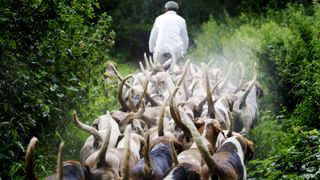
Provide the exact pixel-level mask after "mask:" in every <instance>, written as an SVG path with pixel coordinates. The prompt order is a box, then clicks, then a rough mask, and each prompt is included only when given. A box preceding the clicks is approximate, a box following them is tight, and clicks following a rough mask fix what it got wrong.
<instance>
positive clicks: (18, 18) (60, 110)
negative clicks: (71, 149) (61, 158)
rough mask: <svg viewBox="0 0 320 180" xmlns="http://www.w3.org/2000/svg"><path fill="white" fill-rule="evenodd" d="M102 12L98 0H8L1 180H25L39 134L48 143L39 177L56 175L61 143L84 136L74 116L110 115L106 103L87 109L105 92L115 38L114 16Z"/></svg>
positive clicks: (2, 40) (0, 92)
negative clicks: (34, 139) (74, 112)
mask: <svg viewBox="0 0 320 180" xmlns="http://www.w3.org/2000/svg"><path fill="white" fill-rule="evenodd" d="M98 8H99V4H97V3H96V1H95V0H89V1H79V2H78V1H77V2H70V1H59V2H56V1H51V0H50V1H31V0H26V1H1V6H0V12H1V14H2V15H1V18H0V23H1V37H0V49H1V55H0V57H1V61H0V67H1V68H2V70H1V72H0V76H1V78H0V87H1V89H0V97H1V100H0V111H1V117H0V119H1V124H0V134H1V135H2V140H1V142H0V146H1V150H0V161H1V162H2V163H1V165H0V166H1V169H2V171H1V173H0V177H2V178H4V179H9V178H10V177H11V178H13V177H14V178H15V179H17V178H19V177H23V175H24V172H23V165H22V164H23V159H24V153H25V148H26V147H27V144H28V143H29V139H30V137H32V136H37V137H39V140H40V142H39V147H37V148H36V159H37V161H36V167H38V168H37V173H39V176H41V177H42V176H44V175H46V174H48V173H49V172H51V170H52V169H53V168H54V164H55V162H56V160H55V155H56V151H57V148H56V147H58V144H59V143H60V140H64V139H65V138H66V137H70V136H71V137H73V138H76V137H75V133H76V131H75V130H72V129H70V128H69V127H70V125H69V122H70V118H71V117H72V116H71V111H72V110H74V109H76V110H80V111H84V110H85V111H86V112H88V113H93V114H94V113H98V112H102V111H103V110H105V107H106V102H104V101H102V100H97V101H99V102H97V101H96V102H97V104H96V105H100V106H97V107H96V106H95V107H86V108H85V109H84V105H88V104H90V103H89V101H91V100H92V98H93V97H94V98H98V97H99V98H102V96H101V95H103V94H105V91H106V89H104V86H105V84H103V81H102V74H103V72H104V67H103V63H104V62H105V61H107V60H108V51H109V48H110V47H111V46H112V44H113V38H114V36H115V34H114V32H113V31H112V30H111V29H110V24H111V18H110V17H109V16H108V15H106V14H105V13H101V14H97V13H95V9H98ZM90 87H94V88H90ZM80 108H83V109H80ZM93 109H94V110H93ZM80 117H81V118H82V116H80ZM71 142H72V141H68V143H70V144H71V145H74V144H72V143H71ZM75 142H76V141H75ZM68 143H67V144H68ZM78 146H79V145H78ZM66 154H69V153H66ZM39 161H41V163H37V162H39ZM47 162H49V163H47ZM49 164H50V166H47V165H49ZM48 169H49V170H50V171H48Z"/></svg>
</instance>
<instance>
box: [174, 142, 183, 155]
mask: <svg viewBox="0 0 320 180" xmlns="http://www.w3.org/2000/svg"><path fill="white" fill-rule="evenodd" d="M172 144H173V145H174V148H175V150H176V152H177V154H179V153H180V152H182V151H183V144H182V143H180V142H178V141H177V140H176V139H173V140H172Z"/></svg>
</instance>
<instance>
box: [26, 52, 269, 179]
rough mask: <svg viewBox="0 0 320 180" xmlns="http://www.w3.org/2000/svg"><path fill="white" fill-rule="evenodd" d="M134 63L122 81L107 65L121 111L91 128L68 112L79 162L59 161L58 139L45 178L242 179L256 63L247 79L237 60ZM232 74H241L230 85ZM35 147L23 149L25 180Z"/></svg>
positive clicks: (253, 112)
mask: <svg viewBox="0 0 320 180" xmlns="http://www.w3.org/2000/svg"><path fill="white" fill-rule="evenodd" d="M139 65H140V69H139V70H138V71H137V73H134V74H130V75H128V76H126V77H123V76H122V75H121V74H120V73H119V72H118V70H117V67H116V65H115V64H112V63H111V64H109V65H108V67H107V71H109V74H113V75H114V77H116V81H118V82H119V83H118V84H119V89H118V101H119V103H120V105H121V108H120V109H118V110H107V111H106V114H103V115H100V116H99V117H97V118H96V119H95V120H94V121H93V124H92V125H87V124H85V123H83V122H81V121H80V120H79V119H78V116H77V113H76V112H75V111H74V112H73V117H72V118H70V119H72V120H73V123H74V125H75V126H76V127H77V128H79V129H81V130H82V131H84V132H87V133H88V138H87V139H86V141H85V142H84V144H83V147H82V149H81V151H80V156H79V159H80V160H78V161H75V160H64V158H63V153H64V151H63V149H64V142H62V143H61V144H60V147H59V154H58V156H57V165H56V170H55V172H53V174H52V175H51V176H48V177H46V179H48V180H51V179H58V180H62V179H67V180H69V179H72V180H75V179H81V180H84V179H85V180H96V179H97V180H103V179H105V180H111V179H124V180H127V179H131V180H140V179H152V180H160V179H166V180H188V179H190V180H191V179H192V180H193V179H195V180H197V179H204V180H207V179H226V180H233V179H235V180H240V179H247V171H246V164H247V163H248V161H249V160H250V159H251V158H252V156H253V153H254V147H255V145H254V143H253V142H252V141H250V140H249V139H248V134H249V130H250V129H251V128H253V127H254V126H255V124H256V122H257V118H258V111H259V110H258V105H257V100H258V99H259V98H261V97H262V96H263V90H262V87H261V85H260V84H259V83H258V82H257V70H256V69H257V67H256V64H255V65H252V66H253V67H251V69H253V72H252V73H248V74H247V73H246V71H245V68H244V67H243V65H242V64H241V63H239V65H237V66H236V67H234V65H233V63H227V62H226V63H225V65H224V66H223V67H217V63H216V62H215V61H214V60H212V61H209V62H208V63H200V64H193V63H190V61H189V60H187V61H186V62H185V63H183V64H181V65H180V64H179V65H178V64H177V63H176V61H175V59H174V58H172V59H169V60H168V61H166V62H165V63H163V64H161V63H159V62H157V61H154V60H153V59H152V58H151V57H147V56H146V55H145V56H144V61H141V62H139ZM232 72H239V73H238V76H239V77H238V78H236V79H238V80H236V82H235V80H233V79H235V78H232V76H231V75H232V74H234V73H232ZM246 79H248V80H246ZM37 143H38V139H37V138H36V137H33V138H32V139H31V140H30V143H29V145H28V148H27V151H26V159H25V171H26V179H28V180H33V179H37V176H36V173H35V172H34V169H33V161H34V160H33V159H34V157H33V156H34V151H35V149H36V148H35V147H36V144H37Z"/></svg>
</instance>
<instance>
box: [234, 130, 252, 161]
mask: <svg viewBox="0 0 320 180" xmlns="http://www.w3.org/2000/svg"><path fill="white" fill-rule="evenodd" d="M237 139H238V141H239V142H240V144H241V146H242V149H243V151H244V152H243V153H244V161H245V163H247V162H248V161H250V160H251V159H252V157H253V153H254V144H253V142H252V141H250V140H248V139H247V138H245V137H243V136H238V137H237Z"/></svg>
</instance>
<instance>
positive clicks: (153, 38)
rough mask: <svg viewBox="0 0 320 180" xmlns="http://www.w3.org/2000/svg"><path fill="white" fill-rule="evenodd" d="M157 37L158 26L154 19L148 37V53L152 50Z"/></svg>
mask: <svg viewBox="0 0 320 180" xmlns="http://www.w3.org/2000/svg"><path fill="white" fill-rule="evenodd" d="M157 38H158V26H157V21H155V22H154V24H153V27H152V30H151V33H150V37H149V52H150V53H153V52H154V48H155V46H156V42H157Z"/></svg>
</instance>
